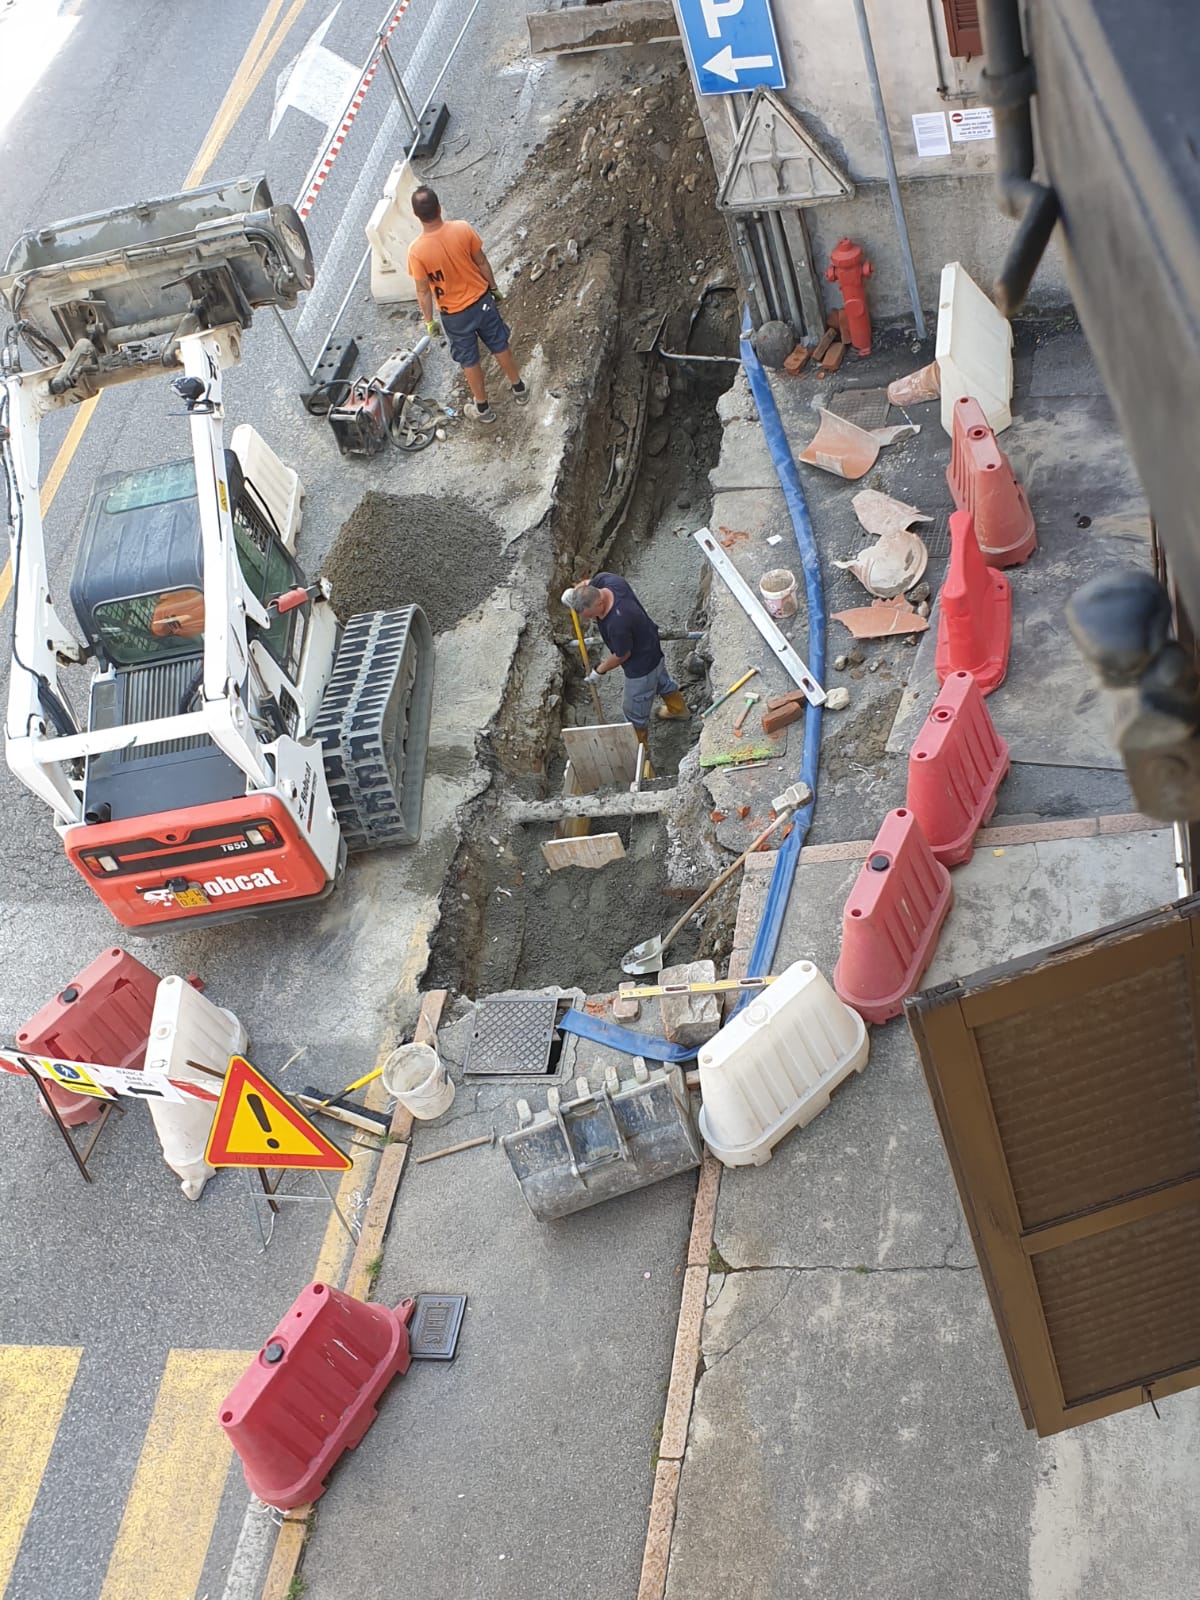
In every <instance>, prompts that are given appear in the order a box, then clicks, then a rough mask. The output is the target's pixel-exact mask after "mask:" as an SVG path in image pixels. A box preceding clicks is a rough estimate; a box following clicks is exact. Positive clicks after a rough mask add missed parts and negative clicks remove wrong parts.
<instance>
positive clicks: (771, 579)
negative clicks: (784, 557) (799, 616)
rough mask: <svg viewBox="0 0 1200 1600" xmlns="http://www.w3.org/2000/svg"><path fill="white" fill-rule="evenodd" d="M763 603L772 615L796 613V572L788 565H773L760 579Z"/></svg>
mask: <svg viewBox="0 0 1200 1600" xmlns="http://www.w3.org/2000/svg"><path fill="white" fill-rule="evenodd" d="M758 592H759V594H760V595H762V603H763V605H764V606H766V608H767V612H768V614H769V615H770V616H772V617H794V616H795V615H796V574H795V573H794V572H789V571H788V569H787V568H786V567H773V568H772V569H771V571H770V572H764V573H763V575H762V577H761V578H760V579H759V580H758Z"/></svg>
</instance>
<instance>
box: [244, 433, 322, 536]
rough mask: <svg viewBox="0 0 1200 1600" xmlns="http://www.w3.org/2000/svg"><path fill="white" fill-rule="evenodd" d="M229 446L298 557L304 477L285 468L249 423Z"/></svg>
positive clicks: (280, 531) (281, 534) (281, 533)
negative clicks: (302, 479)
mask: <svg viewBox="0 0 1200 1600" xmlns="http://www.w3.org/2000/svg"><path fill="white" fill-rule="evenodd" d="M229 443H230V446H231V448H232V450H233V453H234V455H235V456H236V457H237V458H238V464H239V465H240V467H241V469H242V471H243V472H244V473H245V475H246V477H247V478H248V479H249V480H250V482H251V483H252V484H253V485H254V487H255V488H256V489H257V490H258V492H259V494H260V495H261V496H262V498H263V499H264V500H265V501H266V503H267V509H268V510H269V511H270V513H271V515H272V516H273V517H274V518H275V523H276V526H277V527H278V529H279V537H280V538H281V539H282V540H283V542H284V544H285V545H287V547H288V549H289V550H290V551H291V552H292V554H293V555H295V553H296V540H297V539H298V538H299V537H300V518H301V516H302V514H303V512H302V507H303V505H304V485H303V484H302V483H301V482H300V474H299V473H298V472H296V471H294V470H293V469H292V468H291V467H286V466H284V464H283V462H282V461H281V460H280V459H279V457H278V456H277V455H276V454H275V452H274V450H272V449H271V446H270V445H269V444H268V443H267V441H266V440H265V439H264V438H263V436H262V434H261V433H257V432H255V430H254V429H253V428H252V427H251V426H250V424H249V423H248V422H242V423H239V424H238V426H237V427H236V428H235V429H234V430H233V434H232V437H231V438H230V441H229Z"/></svg>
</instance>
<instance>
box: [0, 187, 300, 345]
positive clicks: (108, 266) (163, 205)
mask: <svg viewBox="0 0 1200 1600" xmlns="http://www.w3.org/2000/svg"><path fill="white" fill-rule="evenodd" d="M312 282H313V259H312V250H311V248H310V247H309V242H308V236H307V234H306V232H305V229H304V224H303V223H302V222H301V220H300V218H299V216H298V215H297V213H296V212H295V211H294V210H293V209H292V207H291V206H277V205H275V204H274V203H273V201H272V199H271V191H270V189H269V188H268V187H267V182H266V179H265V178H261V177H253V178H239V179H237V180H236V181H235V182H233V183H210V184H205V185H204V186H203V187H202V188H199V189H190V190H188V191H187V192H186V193H185V194H174V195H167V196H165V197H164V198H163V199H159V200H145V201H142V202H140V203H138V204H136V205H131V206H118V207H115V208H114V209H113V210H111V211H98V212H96V213H95V214H94V215H92V216H88V217H76V218H74V219H73V220H71V221H68V222H56V223H52V224H51V225H50V226H49V227H47V228H38V229H36V230H35V231H32V232H29V233H24V234H22V235H21V237H20V238H19V239H18V240H17V242H16V244H15V245H14V246H13V248H12V251H11V252H10V254H9V258H8V262H7V264H6V266H5V269H4V272H3V273H0V296H3V298H4V300H5V302H6V303H7V305H8V308H9V310H10V312H11V313H12V316H13V319H14V320H15V322H16V323H17V326H18V328H19V330H20V332H21V335H22V337H23V338H24V340H25V342H26V344H27V345H28V346H29V348H30V349H31V350H32V351H33V352H34V354H35V355H36V356H37V358H38V359H39V361H41V362H43V363H45V364H47V365H56V364H59V363H61V362H63V361H65V360H66V359H67V357H68V355H69V354H70V353H71V352H72V351H75V352H76V356H78V352H79V350H80V348H81V347H82V346H84V345H85V344H86V345H88V346H90V347H91V352H92V353H93V356H92V362H91V364H92V366H93V370H98V371H100V372H104V371H106V370H112V369H115V368H117V367H120V366H128V365H129V364H131V363H134V362H136V363H142V362H144V361H145V360H146V359H147V357H148V356H150V355H162V356H166V357H167V359H168V360H169V359H170V357H169V347H170V345H171V343H172V342H173V341H174V340H175V339H177V338H179V337H180V336H181V335H183V334H187V333H197V332H204V331H207V330H209V329H211V328H219V327H223V326H227V325H229V324H234V325H236V326H238V327H240V328H247V327H249V325H250V320H251V316H252V314H253V312H254V311H255V310H256V309H257V308H258V307H260V306H278V307H280V308H288V307H291V306H294V305H295V303H296V298H297V296H298V294H299V293H300V291H301V290H302V289H308V288H311V287H312ZM159 344H161V346H162V349H161V351H157V350H156V349H155V346H156V345H159Z"/></svg>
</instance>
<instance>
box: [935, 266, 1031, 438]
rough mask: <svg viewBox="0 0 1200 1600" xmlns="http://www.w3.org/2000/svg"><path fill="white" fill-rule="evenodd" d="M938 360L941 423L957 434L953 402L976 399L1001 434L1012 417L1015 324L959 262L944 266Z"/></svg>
mask: <svg viewBox="0 0 1200 1600" xmlns="http://www.w3.org/2000/svg"><path fill="white" fill-rule="evenodd" d="M937 363H938V371H939V372H940V374H941V385H942V427H943V428H944V429H945V430H946V432H947V433H948V434H949V435H950V436H951V438H953V437H954V402H955V401H956V400H960V399H961V398H962V397H963V395H970V396H971V398H972V399H973V400H978V401H979V404H980V405H981V406H982V407H983V411H984V415H985V416H986V417H987V419H988V426H989V427H990V428H991V429H992V430H993V432H995V433H1000V432H1001V431H1002V430H1003V429H1005V428H1007V427H1008V425H1009V423H1010V422H1011V421H1012V410H1011V404H1010V403H1011V401H1012V390H1013V369H1012V324H1011V323H1010V322H1009V321H1008V319H1007V318H1006V317H1002V316H1001V315H1000V313H999V312H998V311H997V310H996V308H995V306H994V305H993V304H992V302H991V301H990V300H989V299H988V297H987V295H986V294H984V292H983V290H982V289H981V288H980V287H979V285H978V284H977V283H976V282H975V280H974V279H973V278H972V277H971V276H970V274H969V273H968V272H967V271H966V269H965V268H964V267H963V266H961V265H960V263H959V262H957V261H951V262H949V263H948V265H946V266H944V267H943V268H942V284H941V292H940V293H939V295H938V325H937Z"/></svg>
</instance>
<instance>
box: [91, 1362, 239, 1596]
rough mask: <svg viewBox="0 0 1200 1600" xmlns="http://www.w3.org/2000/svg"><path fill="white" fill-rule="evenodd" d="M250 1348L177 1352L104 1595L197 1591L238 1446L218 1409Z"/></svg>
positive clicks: (166, 1372)
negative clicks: (231, 1440) (226, 1431)
mask: <svg viewBox="0 0 1200 1600" xmlns="http://www.w3.org/2000/svg"><path fill="white" fill-rule="evenodd" d="M253 1356H254V1352H253V1351H246V1350H172V1351H171V1353H170V1355H168V1357H167V1363H166V1366H165V1367H164V1369H163V1375H162V1382H161V1383H160V1384H159V1386H158V1397H157V1399H156V1400H155V1402H154V1411H153V1414H152V1415H151V1418H150V1425H149V1427H148V1428H147V1429H146V1437H145V1442H144V1443H143V1445H142V1453H141V1456H140V1457H139V1458H138V1464H137V1471H136V1472H135V1473H134V1476H133V1486H132V1488H131V1489H130V1491H129V1498H128V1499H127V1500H126V1502H125V1514H124V1516H123V1517H122V1518H121V1526H120V1529H119V1530H118V1533H117V1542H116V1544H115V1545H114V1546H113V1552H112V1557H111V1559H110V1560H109V1563H108V1572H107V1573H106V1575H105V1579H104V1588H103V1589H102V1590H101V1594H100V1600H179V1596H180V1595H190V1594H194V1593H195V1591H196V1586H197V1584H198V1583H199V1582H200V1574H201V1571H202V1570H203V1567H204V1558H205V1557H206V1556H207V1554H208V1546H209V1541H210V1540H211V1538H212V1530H213V1524H214V1523H215V1522H216V1520H217V1509H218V1507H219V1506H220V1504H221V1496H222V1494H223V1493H224V1491H225V1479H226V1476H227V1475H228V1472H229V1461H230V1457H231V1455H232V1453H233V1452H232V1448H231V1446H230V1444H229V1441H228V1439H227V1438H226V1437H225V1434H224V1432H223V1430H222V1428H221V1425H220V1423H219V1422H218V1421H217V1408H218V1407H219V1406H220V1404H221V1401H222V1400H224V1398H225V1396H226V1395H227V1394H228V1393H229V1391H230V1389H232V1388H233V1386H234V1384H235V1383H236V1382H237V1380H238V1379H239V1378H240V1377H241V1375H242V1373H243V1372H244V1371H245V1370H246V1368H247V1366H248V1365H249V1363H250V1361H251V1360H252V1359H253Z"/></svg>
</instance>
